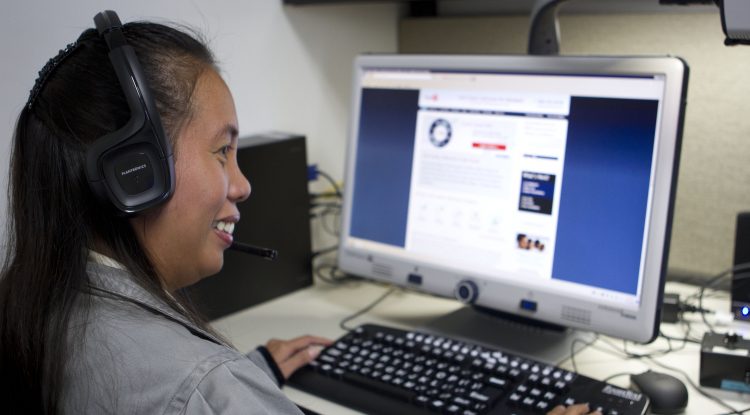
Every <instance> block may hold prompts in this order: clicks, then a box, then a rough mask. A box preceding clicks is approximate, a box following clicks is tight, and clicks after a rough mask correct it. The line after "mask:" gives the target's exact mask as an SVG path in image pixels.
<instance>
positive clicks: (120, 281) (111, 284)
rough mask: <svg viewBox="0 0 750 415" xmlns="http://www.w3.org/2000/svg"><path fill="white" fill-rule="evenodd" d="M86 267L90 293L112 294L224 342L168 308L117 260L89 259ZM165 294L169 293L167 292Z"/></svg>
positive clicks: (191, 330) (195, 332) (200, 335)
mask: <svg viewBox="0 0 750 415" xmlns="http://www.w3.org/2000/svg"><path fill="white" fill-rule="evenodd" d="M91 259H92V258H91V257H90V258H89V262H88V264H87V266H86V271H87V273H88V276H89V286H90V288H91V295H98V296H108V297H116V298H118V299H120V300H123V301H128V302H131V303H133V304H136V305H138V306H140V307H142V308H145V309H147V310H149V311H151V312H152V313H156V314H160V315H162V316H164V317H166V318H168V319H170V320H172V321H175V322H177V323H179V324H181V325H183V326H185V328H187V329H188V330H190V332H191V333H193V334H194V335H196V336H199V337H203V338H206V339H208V340H210V341H212V342H214V343H218V344H222V345H226V343H225V342H223V341H222V340H221V339H218V338H217V337H216V336H214V335H213V334H211V333H209V332H207V331H205V330H203V329H202V328H200V327H198V326H196V325H195V324H194V323H193V322H191V321H190V320H188V319H187V318H186V317H185V316H184V315H182V314H180V313H178V312H177V311H175V310H174V309H172V308H171V307H169V306H168V305H167V304H166V303H165V302H164V301H163V300H161V299H160V298H158V297H156V296H154V295H153V294H151V293H149V292H148V291H147V290H146V289H145V288H143V287H141V286H140V285H139V284H138V283H137V282H136V281H135V280H134V278H133V275H132V274H131V273H130V272H129V271H127V270H126V269H125V268H124V267H122V266H121V265H120V264H119V263H116V262H115V264H106V263H101V261H98V260H95V262H94V261H92V260H91ZM168 295H169V294H168Z"/></svg>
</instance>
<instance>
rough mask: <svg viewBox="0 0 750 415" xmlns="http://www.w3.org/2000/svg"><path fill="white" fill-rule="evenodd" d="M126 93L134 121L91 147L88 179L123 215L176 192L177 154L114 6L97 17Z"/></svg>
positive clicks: (160, 200)
mask: <svg viewBox="0 0 750 415" xmlns="http://www.w3.org/2000/svg"><path fill="white" fill-rule="evenodd" d="M94 23H95V25H96V29H97V31H98V32H99V35H100V36H102V37H103V38H104V40H105V41H106V43H107V47H108V48H109V60H110V62H111V63H112V67H113V68H114V70H115V74H116V75H117V79H118V81H119V83H120V86H121V87H122V92H123V93H124V94H125V99H126V100H127V103H128V107H129V109H130V120H128V122H127V123H126V124H125V125H124V126H122V127H121V128H120V129H118V130H117V131H113V132H111V133H108V134H106V135H104V136H103V137H100V138H99V139H97V140H96V141H95V142H94V143H93V144H92V145H91V147H90V148H89V149H88V151H87V152H86V178H87V180H88V182H89V186H90V187H91V189H92V191H93V192H94V194H95V195H96V197H97V198H98V199H100V200H101V201H103V202H104V203H106V204H108V205H111V206H112V207H114V209H115V211H116V213H117V214H118V215H120V216H134V215H137V214H138V213H140V212H142V211H144V210H146V209H149V208H151V207H154V206H156V205H159V204H161V203H163V202H165V201H166V200H168V199H169V198H170V196H172V193H173V192H174V187H175V173H174V156H173V152H172V146H171V145H170V144H169V140H167V136H166V134H165V132H164V127H163V126H162V123H161V118H160V117H159V112H158V111H157V108H156V104H155V103H154V99H153V95H152V93H151V90H150V89H149V88H148V83H147V81H146V77H145V76H144V74H143V71H142V69H141V65H140V63H139V61H138V58H137V57H136V55H135V51H134V50H133V47H132V46H130V45H128V43H127V41H126V40H125V36H124V35H123V33H122V23H121V22H120V18H119V17H118V16H117V13H115V12H114V11H112V10H106V11H104V12H101V13H98V14H97V15H96V16H94Z"/></svg>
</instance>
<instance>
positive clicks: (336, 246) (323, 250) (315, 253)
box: [312, 244, 339, 259]
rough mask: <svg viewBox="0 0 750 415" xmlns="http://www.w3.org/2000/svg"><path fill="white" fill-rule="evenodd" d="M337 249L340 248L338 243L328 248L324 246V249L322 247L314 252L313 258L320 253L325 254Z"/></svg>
mask: <svg viewBox="0 0 750 415" xmlns="http://www.w3.org/2000/svg"><path fill="white" fill-rule="evenodd" d="M337 249H339V244H336V245H333V246H329V247H327V248H323V249H321V250H319V251H315V252H313V254H312V257H313V259H315V257H318V256H320V255H325V254H327V253H329V252H333V251H335V250H337Z"/></svg>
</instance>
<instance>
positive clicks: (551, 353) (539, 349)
mask: <svg viewBox="0 0 750 415" xmlns="http://www.w3.org/2000/svg"><path fill="white" fill-rule="evenodd" d="M422 329H423V330H424V331H427V332H430V333H434V334H440V335H445V336H448V337H453V338H458V339H461V340H465V341H468V342H474V343H480V344H484V345H486V346H492V347H494V348H497V349H499V350H502V351H505V352H508V353H512V354H517V355H521V356H525V357H528V358H531V359H534V360H538V361H541V362H545V363H549V364H553V365H556V366H557V365H559V364H560V363H562V362H563V361H564V360H566V359H568V358H570V356H571V352H572V350H575V352H576V353H577V352H578V351H580V350H581V349H582V348H583V347H585V346H586V345H587V344H588V343H590V342H591V341H593V340H594V339H595V335H594V334H593V333H590V332H584V331H580V330H573V329H569V328H565V327H562V326H557V325H554V324H550V323H545V322H542V321H538V320H533V319H528V318H524V317H519V316H516V315H512V314H507V313H503V312H500V311H496V310H491V309H487V308H484V307H478V306H474V307H469V306H467V307H461V308H460V309H458V310H456V311H454V312H452V313H449V314H446V315H444V316H442V317H438V318H436V319H435V320H433V321H431V322H429V323H427V325H426V326H425V327H422ZM574 342H575V344H573V343H574ZM573 346H575V349H572V347H573Z"/></svg>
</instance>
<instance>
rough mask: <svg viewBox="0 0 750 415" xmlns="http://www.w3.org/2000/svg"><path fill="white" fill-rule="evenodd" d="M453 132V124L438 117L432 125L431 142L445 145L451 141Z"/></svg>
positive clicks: (439, 145) (437, 145)
mask: <svg viewBox="0 0 750 415" xmlns="http://www.w3.org/2000/svg"><path fill="white" fill-rule="evenodd" d="M451 133H452V130H451V124H450V123H449V122H448V121H447V120H444V119H442V118H438V119H437V120H435V121H433V122H432V125H431V126H430V142H431V143H432V144H433V145H434V146H436V147H443V146H445V145H446V144H448V142H449V141H451Z"/></svg>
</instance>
